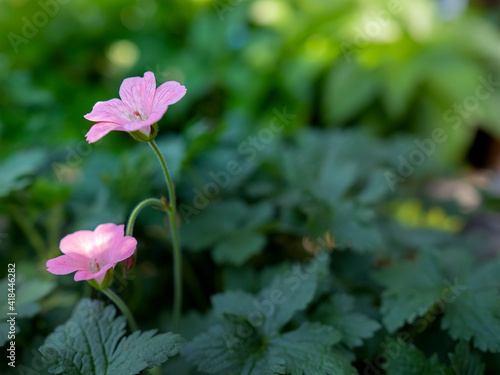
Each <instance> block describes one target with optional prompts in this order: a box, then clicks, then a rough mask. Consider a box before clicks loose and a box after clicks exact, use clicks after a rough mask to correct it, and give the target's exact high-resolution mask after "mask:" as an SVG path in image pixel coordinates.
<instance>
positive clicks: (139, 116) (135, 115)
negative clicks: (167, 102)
mask: <svg viewBox="0 0 500 375" xmlns="http://www.w3.org/2000/svg"><path fill="white" fill-rule="evenodd" d="M128 118H129V119H130V120H132V121H133V122H137V121H144V120H147V119H148V116H147V115H146V113H145V112H144V110H143V109H142V108H141V109H140V112H139V110H137V109H134V110H133V112H132V115H128Z"/></svg>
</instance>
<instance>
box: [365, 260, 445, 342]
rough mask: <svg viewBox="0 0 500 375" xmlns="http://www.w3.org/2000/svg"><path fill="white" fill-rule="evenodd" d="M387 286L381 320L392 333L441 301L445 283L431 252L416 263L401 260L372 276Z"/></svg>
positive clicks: (437, 262) (383, 296)
mask: <svg viewBox="0 0 500 375" xmlns="http://www.w3.org/2000/svg"><path fill="white" fill-rule="evenodd" d="M373 277H374V278H375V280H376V281H378V282H379V283H380V284H382V285H384V286H385V287H386V290H385V291H384V292H383V294H382V308H381V312H382V315H383V317H382V321H383V323H384V325H385V326H386V328H387V330H388V331H389V332H390V333H392V332H394V331H396V330H397V329H398V328H400V327H401V326H402V325H403V324H405V323H406V322H407V323H413V322H414V321H415V320H416V319H417V318H418V317H419V316H422V315H424V314H425V313H426V312H427V311H428V310H429V308H430V307H431V306H433V305H434V304H435V303H436V302H439V301H440V300H441V293H442V291H443V289H444V288H445V287H446V285H445V284H444V283H443V281H442V280H443V276H442V274H441V271H440V270H439V259H438V258H437V257H436V256H434V255H433V254H432V253H430V252H424V253H422V254H421V257H420V258H419V260H418V262H416V263H413V262H402V263H399V264H396V265H394V266H392V267H387V268H385V269H383V270H381V271H379V272H377V273H375V274H374V275H373Z"/></svg>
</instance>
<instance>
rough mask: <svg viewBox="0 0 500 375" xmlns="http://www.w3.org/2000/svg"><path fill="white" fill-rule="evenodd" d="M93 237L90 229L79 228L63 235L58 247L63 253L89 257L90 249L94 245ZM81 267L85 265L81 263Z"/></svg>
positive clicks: (84, 257) (83, 257) (76, 256)
mask: <svg viewBox="0 0 500 375" xmlns="http://www.w3.org/2000/svg"><path fill="white" fill-rule="evenodd" d="M93 237H94V232H92V231H91V230H79V231H77V232H75V233H71V234H68V235H67V236H66V237H64V238H63V239H62V240H61V242H60V244H59V248H60V249H61V251H62V252H63V253H64V254H67V255H70V256H73V257H75V258H78V257H81V258H82V259H90V256H91V254H90V251H91V249H92V247H93V245H94V241H93ZM82 268H87V266H86V265H83V267H82Z"/></svg>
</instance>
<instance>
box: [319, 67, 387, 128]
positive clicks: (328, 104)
mask: <svg viewBox="0 0 500 375" xmlns="http://www.w3.org/2000/svg"><path fill="white" fill-rule="evenodd" d="M377 91H378V81H377V77H376V75H374V74H373V72H370V71H368V70H367V69H365V68H363V67H361V66H360V65H358V64H356V63H355V62H351V63H342V64H339V65H337V66H334V67H333V68H332V69H331V71H330V74H329V76H328V79H327V81H326V84H325V92H324V96H323V97H324V99H323V111H324V113H325V119H326V121H328V122H331V123H333V124H341V123H343V122H346V121H347V120H350V119H352V118H353V117H355V114H356V113H359V112H360V111H361V110H362V109H363V108H364V107H365V106H367V105H368V104H369V103H370V102H371V101H372V100H373V99H374V98H375V95H376V93H377Z"/></svg>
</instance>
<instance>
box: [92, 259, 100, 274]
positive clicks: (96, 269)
mask: <svg viewBox="0 0 500 375" xmlns="http://www.w3.org/2000/svg"><path fill="white" fill-rule="evenodd" d="M90 270H91V271H92V273H97V272H99V271H100V270H101V266H100V265H99V262H98V261H97V259H96V258H94V261H93V262H90Z"/></svg>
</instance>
